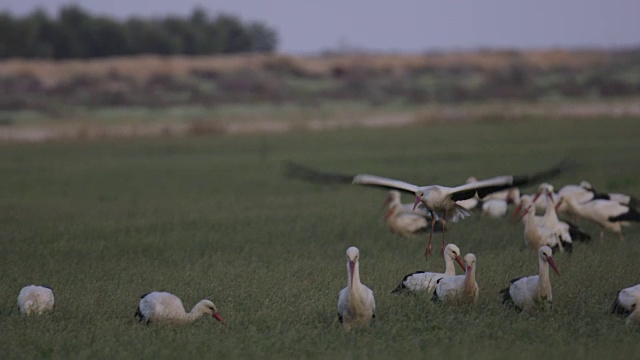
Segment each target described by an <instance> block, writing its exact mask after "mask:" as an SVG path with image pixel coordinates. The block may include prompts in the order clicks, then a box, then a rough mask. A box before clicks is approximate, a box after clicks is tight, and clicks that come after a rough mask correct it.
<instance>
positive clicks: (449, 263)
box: [444, 256, 456, 276]
mask: <svg viewBox="0 0 640 360" xmlns="http://www.w3.org/2000/svg"><path fill="white" fill-rule="evenodd" d="M444 263H445V268H444V274H445V275H447V276H450V275H455V274H456V266H455V264H454V263H453V259H452V258H451V256H445V257H444Z"/></svg>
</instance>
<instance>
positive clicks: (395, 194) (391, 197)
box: [382, 190, 400, 208]
mask: <svg viewBox="0 0 640 360" xmlns="http://www.w3.org/2000/svg"><path fill="white" fill-rule="evenodd" d="M399 203H400V191H398V190H389V194H388V195H387V199H386V200H385V201H384V204H382V207H383V208H384V207H386V206H387V205H389V204H393V205H396V204H399Z"/></svg>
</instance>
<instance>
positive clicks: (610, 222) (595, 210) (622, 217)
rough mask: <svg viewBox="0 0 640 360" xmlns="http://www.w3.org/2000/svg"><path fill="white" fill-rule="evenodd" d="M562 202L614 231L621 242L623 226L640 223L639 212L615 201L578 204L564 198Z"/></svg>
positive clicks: (588, 218) (594, 201) (572, 199)
mask: <svg viewBox="0 0 640 360" xmlns="http://www.w3.org/2000/svg"><path fill="white" fill-rule="evenodd" d="M560 201H561V202H565V203H566V204H567V206H568V207H569V208H570V209H571V211H573V212H575V213H576V214H577V215H578V216H580V217H582V218H584V219H587V220H590V221H592V222H594V223H596V224H598V225H600V226H601V227H602V228H604V229H607V230H610V231H612V232H613V233H615V234H616V235H618V238H619V239H620V240H623V239H622V226H623V225H628V224H629V222H630V221H640V213H639V212H638V211H637V210H635V209H634V208H632V207H629V206H627V205H622V204H620V203H618V202H616V201H613V200H603V199H597V200H591V201H588V202H585V203H578V202H577V201H576V200H575V199H574V198H573V197H562V198H560ZM603 236H604V233H603V232H602V231H600V238H602V237H603Z"/></svg>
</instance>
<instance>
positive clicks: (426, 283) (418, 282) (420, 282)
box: [392, 244, 466, 294]
mask: <svg viewBox="0 0 640 360" xmlns="http://www.w3.org/2000/svg"><path fill="white" fill-rule="evenodd" d="M444 261H445V271H444V274H443V273H434V272H426V271H416V272H414V273H411V274H409V275H406V276H405V277H404V278H403V279H402V282H401V283H400V285H398V287H397V288H396V289H395V290H393V291H392V292H393V293H394V294H399V293H403V292H405V291H411V292H414V293H417V292H422V291H426V292H433V290H434V289H435V287H436V283H437V282H438V280H440V279H442V278H443V277H445V276H453V275H455V274H456V269H455V264H454V263H453V262H454V261H456V262H457V263H458V264H459V265H460V267H461V268H462V269H463V270H466V265H465V263H464V262H463V261H462V258H461V257H460V249H459V248H458V247H457V246H456V245H455V244H447V246H446V247H445V248H444Z"/></svg>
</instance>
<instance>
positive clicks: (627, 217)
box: [609, 206, 640, 221]
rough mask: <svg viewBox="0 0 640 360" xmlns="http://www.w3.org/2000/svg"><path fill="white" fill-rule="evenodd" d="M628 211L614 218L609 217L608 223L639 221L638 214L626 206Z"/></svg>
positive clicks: (639, 214) (639, 213)
mask: <svg viewBox="0 0 640 360" xmlns="http://www.w3.org/2000/svg"><path fill="white" fill-rule="evenodd" d="M627 207H628V208H629V211H627V212H626V213H624V214H620V215H618V216H615V217H610V218H609V221H640V212H638V210H636V209H634V208H633V207H630V206H627Z"/></svg>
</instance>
